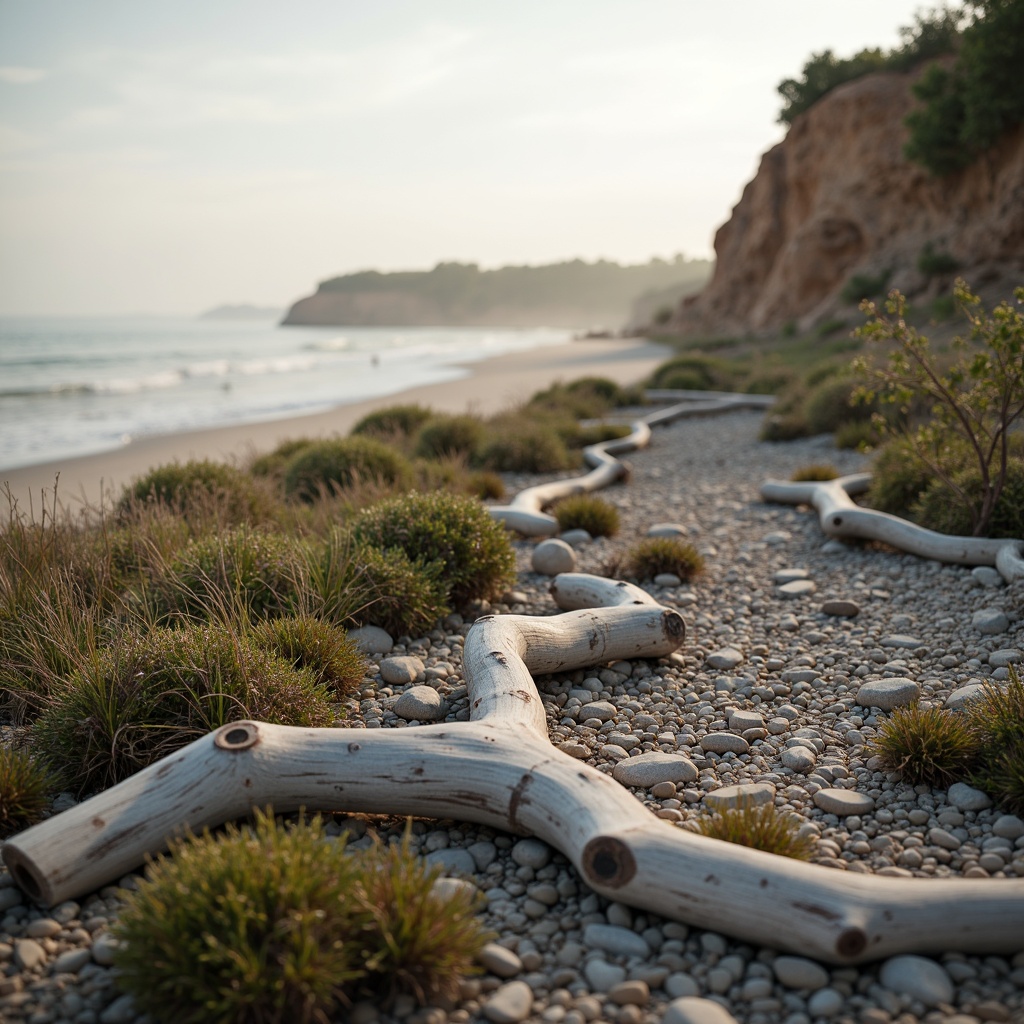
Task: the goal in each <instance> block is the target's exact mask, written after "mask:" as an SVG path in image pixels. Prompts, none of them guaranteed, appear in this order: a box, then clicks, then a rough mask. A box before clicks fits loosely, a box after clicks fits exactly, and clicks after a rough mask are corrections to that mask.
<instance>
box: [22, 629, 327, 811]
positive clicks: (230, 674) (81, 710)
mask: <svg viewBox="0 0 1024 1024" xmlns="http://www.w3.org/2000/svg"><path fill="white" fill-rule="evenodd" d="M239 718H253V719H257V720H260V721H264V722H276V723H280V724H284V725H316V726H325V725H330V724H331V721H332V715H331V712H330V709H329V706H328V703H327V695H326V692H325V690H324V688H323V687H322V686H317V685H316V684H315V683H314V682H313V680H312V678H311V676H310V675H309V673H308V672H302V671H297V670H296V669H294V668H292V666H291V665H289V664H288V663H287V662H286V661H284V660H282V659H281V658H278V657H275V656H274V655H271V654H269V653H268V652H267V651H266V650H265V649H264V648H263V647H262V646H260V645H259V644H258V643H256V641H255V640H254V639H253V638H251V637H246V636H244V635H240V634H238V633H236V632H233V631H231V630H229V629H227V628H225V627H222V626H201V625H188V626H185V627H184V628H182V629H166V628H155V629H151V630H149V631H147V632H145V633H142V632H138V631H135V630H129V631H126V632H125V633H124V634H123V635H122V636H121V637H120V638H118V640H116V641H115V642H113V643H111V644H110V645H109V646H108V647H107V648H106V649H105V650H104V651H103V652H102V653H101V656H100V657H99V658H98V659H97V661H96V664H95V665H93V666H90V667H89V668H87V669H84V670H82V671H80V672H78V673H76V674H75V675H74V676H72V677H71V678H70V679H69V680H68V681H67V684H66V686H65V687H64V689H63V690H61V691H55V692H54V693H53V694H52V704H51V705H50V707H48V708H47V709H46V711H44V712H43V714H42V715H41V716H40V717H39V720H38V721H37V722H36V725H35V727H34V729H33V737H34V739H35V742H36V745H37V748H38V749H39V750H40V751H41V752H42V754H43V756H44V757H46V759H47V760H48V761H49V762H50V763H51V764H53V766H54V768H55V769H58V770H60V771H61V772H62V773H63V775H64V777H65V781H66V782H67V784H69V785H71V786H73V787H74V788H75V789H76V790H77V791H78V792H80V793H81V792H86V791H88V790H96V789H102V788H104V787H106V786H109V785H113V784H114V783H116V782H120V781H121V780H122V779H124V778H127V776H129V775H131V774H132V773H134V772H136V771H138V770H139V769H140V768H145V767H146V765H148V764H152V763H153V762H154V761H156V760H159V759H160V758H161V757H164V756H165V755H167V754H170V753H172V752H173V751H175V750H178V749H180V748H181V747H183V746H185V745H186V744H188V743H191V742H192V740H194V739H197V738H198V737H199V736H202V735H205V734H206V733H207V732H209V731H210V730H212V729H216V728H218V727H219V726H221V725H223V724H224V723H225V722H230V721H232V720H235V719H239Z"/></svg>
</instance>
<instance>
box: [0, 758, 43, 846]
mask: <svg viewBox="0 0 1024 1024" xmlns="http://www.w3.org/2000/svg"><path fill="white" fill-rule="evenodd" d="M56 788H57V780H56V779H55V778H54V775H53V773H52V772H51V771H50V769H49V767H48V766H47V765H46V764H45V763H44V762H43V761H41V760H39V759H38V758H36V757H33V756H32V754H31V752H30V751H29V750H28V749H26V748H25V747H8V746H0V838H2V837H4V836H9V835H12V834H13V833H14V832H17V831H19V830H20V829H23V828H25V827H26V826H28V825H32V824H34V823H35V822H37V821H38V820H39V819H40V818H41V817H42V815H43V812H44V811H45V810H46V809H47V807H49V805H50V795H51V793H53V791H54V790H55V789H56Z"/></svg>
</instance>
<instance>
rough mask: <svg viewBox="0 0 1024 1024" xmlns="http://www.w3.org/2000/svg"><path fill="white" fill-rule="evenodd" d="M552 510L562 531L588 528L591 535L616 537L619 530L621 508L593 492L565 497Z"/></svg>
mask: <svg viewBox="0 0 1024 1024" xmlns="http://www.w3.org/2000/svg"><path fill="white" fill-rule="evenodd" d="M552 511H553V512H554V516H555V518H556V519H557V520H558V529H559V530H560V531H561V532H562V533H564V532H565V531H566V530H586V531H587V533H589V534H590V536H591V537H614V536H615V534H616V533H618V532H619V525H620V516H619V510H618V509H617V508H616V507H615V506H614V505H613V504H612V503H611V502H610V501H605V500H604V498H599V497H597V496H596V495H593V494H573V495H571V496H570V497H568V498H563V499H562V500H561V501H560V502H558V504H557V505H555V507H554V509H553V510H552Z"/></svg>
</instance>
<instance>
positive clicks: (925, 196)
mask: <svg viewBox="0 0 1024 1024" xmlns="http://www.w3.org/2000/svg"><path fill="white" fill-rule="evenodd" d="M915 77H916V73H913V72H912V73H907V74H901V73H895V72H886V73H879V74H874V75H870V76H868V77H866V78H862V79H859V80H857V81H854V82H850V83H848V84H847V85H844V86H841V87H839V88H837V89H835V90H834V91H833V92H831V93H830V94H828V95H827V96H825V97H824V98H823V99H822V100H820V101H819V102H818V103H817V104H816V105H815V106H814V107H812V108H811V109H810V110H809V111H807V112H806V113H805V114H802V115H801V116H800V117H798V118H797V119H796V121H795V122H794V123H793V126H792V127H791V129H790V131H789V133H788V134H787V136H786V138H785V139H784V140H783V141H782V142H780V143H779V144H778V145H777V146H774V147H773V148H772V149H770V150H769V151H768V152H767V153H765V155H764V156H763V157H762V159H761V165H760V167H759V169H758V172H757V175H756V177H755V178H754V180H753V181H751V182H750V183H749V184H748V185H747V187H746V188H745V189H744V191H743V195H742V198H741V199H740V201H739V203H738V204H737V206H736V207H735V209H734V210H733V211H732V216H731V217H730V219H729V221H728V222H727V223H726V224H724V225H723V226H722V227H721V228H720V229H719V231H718V234H717V236H716V238H715V253H716V256H717V263H716V267H715V273H714V276H713V277H712V280H711V282H710V283H709V284H708V286H707V287H706V288H705V289H704V290H703V291H702V292H701V293H700V294H699V295H697V296H693V297H691V298H689V299H684V300H683V302H682V303H681V304H680V305H679V306H678V307H677V309H676V312H675V314H674V316H673V319H672V321H671V323H670V324H669V325H668V326H669V327H671V328H673V329H675V330H677V331H683V332H686V333H695V332H715V333H725V332H728V333H734V332H744V333H748V332H752V333H758V332H768V331H771V330H776V329H778V328H780V327H783V326H784V325H786V324H789V323H795V324H796V325H798V326H799V327H800V328H801V329H806V328H808V327H811V326H813V325H814V324H815V323H818V322H821V321H822V320H825V319H827V318H831V317H834V316H836V315H840V316H843V315H846V316H848V317H849V318H850V319H851V320H852V319H853V316H851V315H850V314H851V313H852V314H854V316H859V314H857V313H855V304H854V303H851V302H848V301H847V302H844V301H843V299H842V298H841V297H840V292H842V290H843V287H844V285H846V283H847V282H848V281H850V279H851V278H852V277H853V276H854V275H856V274H862V275H871V276H877V275H885V274H886V273H888V274H889V278H888V286H889V287H896V288H899V289H900V290H901V291H903V292H904V293H905V294H907V295H909V296H911V297H917V298H918V299H927V298H928V297H933V296H934V295H937V294H938V293H939V291H940V290H943V291H944V290H946V288H947V287H948V285H949V283H950V278H951V276H952V275H950V274H947V275H946V276H945V277H944V278H943V277H941V276H932V277H929V276H927V275H925V274H924V273H922V272H921V271H920V270H919V269H918V267H917V263H918V259H919V256H920V254H921V252H922V250H923V249H924V248H925V246H926V245H931V246H932V248H933V250H934V251H935V252H939V253H944V254H949V255H950V256H952V257H953V258H954V259H955V260H956V262H957V264H958V265H959V269H958V270H957V273H958V274H960V275H961V276H964V277H966V278H967V280H968V281H969V282H970V283H971V284H972V285H974V286H975V287H976V288H981V287H983V286H985V285H986V284H987V285H989V286H993V285H998V286H999V287H1003V288H1004V290H1005V291H1006V293H1007V294H1008V292H1009V288H1010V287H1011V286H1013V285H1017V284H1020V283H1022V280H1024V129H1016V130H1014V131H1013V132H1011V133H1009V134H1008V135H1007V136H1005V137H1004V138H1003V139H1002V140H1001V142H1000V143H999V145H998V146H996V147H995V148H994V149H992V150H991V151H989V152H988V153H987V154H985V156H983V157H982V158H981V159H979V160H978V161H976V162H975V163H974V164H973V165H971V166H970V167H968V168H967V169H965V170H964V171H961V172H959V173H957V174H954V175H951V176H949V177H947V178H943V179H938V178H934V177H931V176H930V175H929V174H928V172H927V171H925V170H924V168H922V167H920V166H919V165H917V164H914V163H911V162H909V161H908V160H906V159H905V158H904V156H903V145H904V143H905V141H906V137H907V131H906V128H905V127H904V124H903V120H904V118H905V117H906V115H907V113H908V112H909V111H910V110H911V109H912V107H913V106H914V104H915V102H916V100H915V99H914V96H913V93H912V92H911V90H910V86H911V84H912V82H913V80H914V78H915ZM986 291H987V289H986Z"/></svg>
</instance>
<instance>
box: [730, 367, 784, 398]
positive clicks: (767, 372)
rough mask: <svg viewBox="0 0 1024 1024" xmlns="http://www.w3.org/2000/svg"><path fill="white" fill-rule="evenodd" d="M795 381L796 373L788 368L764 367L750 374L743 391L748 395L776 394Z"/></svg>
mask: <svg viewBox="0 0 1024 1024" xmlns="http://www.w3.org/2000/svg"><path fill="white" fill-rule="evenodd" d="M795 381H796V374H795V373H794V372H793V371H792V370H789V369H785V368H782V367H779V368H778V369H764V370H759V371H757V372H756V373H754V374H752V375H751V376H750V377H749V378H748V379H747V382H746V386H745V387H744V389H743V390H744V391H745V392H746V394H748V395H777V394H779V392H781V391H783V390H784V389H785V388H788V387H791V386H792V385H793V384H794V383H795Z"/></svg>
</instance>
